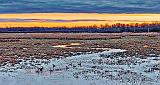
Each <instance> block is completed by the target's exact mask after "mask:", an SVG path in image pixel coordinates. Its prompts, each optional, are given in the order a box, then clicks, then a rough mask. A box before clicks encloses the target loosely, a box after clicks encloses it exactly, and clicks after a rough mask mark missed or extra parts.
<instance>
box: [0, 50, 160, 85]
mask: <svg viewBox="0 0 160 85" xmlns="http://www.w3.org/2000/svg"><path fill="white" fill-rule="evenodd" d="M123 52H125V50H121V49H110V50H108V51H104V52H99V53H92V54H82V55H77V56H71V57H67V58H61V59H51V60H45V59H43V60H39V59H35V60H31V59H28V60H26V61H23V62H21V64H19V65H15V66H14V67H13V66H11V65H10V64H8V65H5V66H2V67H1V68H0V70H1V72H0V85H22V84H23V85H53V84H54V85H159V83H160V81H159V80H160V70H159V68H160V56H159V55H158V56H152V57H148V58H146V59H141V58H137V57H132V58H131V57H125V56H118V55H116V56H115V55H114V54H116V53H123ZM41 67H44V69H43V71H42V72H41V71H39V72H37V68H41Z"/></svg>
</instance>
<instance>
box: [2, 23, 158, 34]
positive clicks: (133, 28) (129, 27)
mask: <svg viewBox="0 0 160 85" xmlns="http://www.w3.org/2000/svg"><path fill="white" fill-rule="evenodd" d="M0 32H1V33H18V32H24V33H57V32H59V33H84V32H86V33H121V32H160V22H152V23H141V24H140V23H132V24H121V23H116V24H113V25H108V24H105V25H100V26H97V25H92V26H74V27H66V26H59V27H7V28H1V29H0Z"/></svg>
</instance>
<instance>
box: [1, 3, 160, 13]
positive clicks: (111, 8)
mask: <svg viewBox="0 0 160 85" xmlns="http://www.w3.org/2000/svg"><path fill="white" fill-rule="evenodd" d="M55 12H60V13H65V12H75V13H79V12H88V13H90V12H91V13H92V12H94V13H95V12H96V13H160V1H159V0H0V13H55Z"/></svg>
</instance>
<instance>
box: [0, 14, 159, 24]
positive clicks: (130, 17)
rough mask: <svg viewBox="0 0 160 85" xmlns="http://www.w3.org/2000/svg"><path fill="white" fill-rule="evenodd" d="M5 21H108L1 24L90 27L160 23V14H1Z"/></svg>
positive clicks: (0, 16)
mask: <svg viewBox="0 0 160 85" xmlns="http://www.w3.org/2000/svg"><path fill="white" fill-rule="evenodd" d="M0 18H3V19H53V20H106V21H79V22H40V21H36V22H0V27H17V26H19V27H34V26H38V27H41V26H43V27H53V26H67V27H72V26H88V25H94V24H96V25H100V24H105V23H108V24H114V23H143V22H151V21H160V14H97V13H28V14H27V13H26V14H0Z"/></svg>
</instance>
